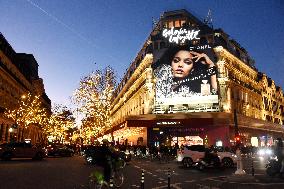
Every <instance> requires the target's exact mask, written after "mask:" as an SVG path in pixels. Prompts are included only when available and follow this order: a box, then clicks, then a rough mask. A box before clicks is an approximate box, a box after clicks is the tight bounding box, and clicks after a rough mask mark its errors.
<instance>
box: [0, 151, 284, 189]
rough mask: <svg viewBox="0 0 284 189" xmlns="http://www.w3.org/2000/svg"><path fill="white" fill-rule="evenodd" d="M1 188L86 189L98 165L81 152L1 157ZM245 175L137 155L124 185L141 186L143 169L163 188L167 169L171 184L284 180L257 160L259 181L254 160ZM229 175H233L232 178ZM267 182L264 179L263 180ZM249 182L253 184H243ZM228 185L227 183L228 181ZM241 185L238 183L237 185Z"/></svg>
mask: <svg viewBox="0 0 284 189" xmlns="http://www.w3.org/2000/svg"><path fill="white" fill-rule="evenodd" d="M0 167H1V169H0V177H1V189H6V188H9V189H10V188H17V189H36V188H43V189H61V188H62V189H63V188H64V189H71V188H72V189H83V188H85V189H87V188H88V176H89V174H90V173H91V171H92V170H94V169H99V168H95V167H94V166H90V165H86V164H85V162H84V159H83V157H82V156H74V157H70V158H46V159H45V160H43V161H32V160H29V159H16V160H12V161H7V162H6V161H0ZM245 167H246V168H248V169H246V172H247V173H248V174H247V175H246V176H245V177H243V176H233V173H234V172H235V170H236V168H230V169H225V170H215V169H211V170H206V171H204V172H200V171H198V170H195V169H193V168H190V169H185V168H182V167H181V165H180V164H178V163H177V162H175V161H173V162H170V163H159V162H151V161H149V160H146V159H134V160H133V161H131V162H130V163H129V164H128V165H127V166H126V167H125V169H124V175H125V177H126V179H125V183H124V185H123V187H122V188H125V189H128V188H140V187H141V174H142V170H144V173H145V186H144V188H145V189H147V188H155V189H162V188H167V187H168V170H170V171H171V179H170V181H171V188H177V189H178V188H186V189H187V188H215V189H217V188H224V187H222V186H221V185H220V184H222V183H223V184H224V183H225V182H226V183H227V184H228V182H229V183H231V185H230V187H231V186H233V188H246V187H252V186H251V185H252V184H253V185H254V187H255V188H265V187H266V184H265V183H269V184H270V185H269V188H274V187H275V188H279V187H280V188H281V186H284V180H281V179H278V178H277V179H276V178H268V177H267V176H266V175H265V169H264V164H260V161H256V160H255V161H254V168H255V177H256V178H260V183H255V182H254V181H252V179H251V178H252V176H251V161H250V160H249V159H246V160H245ZM227 177H230V178H229V179H230V181H228V179H227V180H226V178H227ZM263 180H264V182H265V183H261V181H263ZM246 182H249V183H250V184H244V183H246ZM226 186H228V185H226ZM236 186H238V187H236Z"/></svg>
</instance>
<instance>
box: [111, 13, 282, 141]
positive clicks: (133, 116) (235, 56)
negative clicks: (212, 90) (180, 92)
mask: <svg viewBox="0 0 284 189" xmlns="http://www.w3.org/2000/svg"><path fill="white" fill-rule="evenodd" d="M183 24H186V25H190V26H193V27H194V26H197V25H199V28H201V29H202V30H203V32H202V35H201V37H200V40H199V41H193V42H192V43H193V44H199V43H200V44H201V43H202V41H204V40H205V41H207V42H208V43H210V44H213V47H214V48H213V49H214V52H215V55H216V58H217V60H216V62H217V63H216V67H217V70H218V72H217V73H218V75H217V81H218V96H219V110H218V111H219V112H214V113H213V112H210V113H209V112H203V113H202V112H195V113H194V111H193V113H189V112H187V113H186V112H185V113H178V114H175V115H174V114H162V115H155V114H152V112H153V111H152V110H153V108H154V101H155V90H156V89H155V87H156V86H155V76H154V75H153V68H152V66H153V63H154V62H155V61H157V60H159V59H160V58H161V54H163V53H164V52H165V49H166V48H167V47H168V45H169V44H167V42H166V41H164V40H163V39H162V38H161V36H160V34H159V31H161V28H163V27H167V28H171V27H181V26H182V25H183ZM155 49H158V50H159V51H156V53H155V52H154V51H153V50H155ZM283 106H284V97H283V91H282V89H281V88H280V87H278V86H276V85H275V83H274V81H273V80H272V79H270V78H268V77H267V76H266V75H265V74H264V73H260V72H258V70H257V69H256V67H255V65H254V61H253V59H251V58H250V56H249V55H248V53H247V52H246V50H245V49H244V48H242V47H241V46H240V45H239V44H238V43H237V42H236V41H234V40H232V39H229V37H228V35H227V34H226V33H225V32H223V31H222V30H221V29H213V28H211V27H209V26H207V25H205V24H204V23H202V22H201V21H199V20H198V19H197V18H195V17H194V16H193V15H191V14H190V13H189V12H187V11H185V10H180V11H172V12H166V13H164V15H163V16H162V17H161V19H160V20H159V22H157V24H156V25H154V28H153V31H152V32H151V35H150V36H149V38H148V39H147V41H146V42H145V44H144V46H143V48H142V49H141V51H140V52H139V53H138V55H137V57H136V59H135V60H134V62H133V63H132V64H131V65H130V67H129V69H128V71H127V73H126V75H125V77H124V79H123V80H122V82H121V83H120V85H119V87H118V89H117V91H116V95H115V98H114V100H113V105H112V123H113V130H112V131H116V130H120V129H122V128H123V129H125V128H127V127H135V126H137V127H142V128H144V129H143V131H141V136H142V135H143V136H144V137H147V136H148V135H149V133H148V135H146V136H145V132H153V131H152V130H151V129H152V128H153V130H154V128H155V127H157V123H160V122H161V121H164V120H166V121H167V123H170V124H173V123H181V124H183V126H182V127H184V130H185V131H187V130H190V129H189V128H195V127H196V130H199V131H201V130H203V131H208V133H214V132H215V131H214V130H212V128H216V129H215V130H216V132H215V134H214V136H208V137H209V140H211V141H213V142H211V144H215V143H214V141H216V140H217V139H218V135H219V136H220V133H218V132H219V131H221V130H222V132H224V136H222V137H221V138H222V140H226V142H225V143H224V144H226V145H229V144H230V143H231V142H232V141H233V140H234V133H235V132H234V125H235V124H234V110H236V112H237V115H238V116H237V119H238V127H239V131H240V134H241V136H242V140H243V142H244V143H250V141H249V140H250V139H251V138H252V137H258V138H259V137H261V136H264V135H265V136H266V140H267V137H268V136H271V137H272V138H273V139H274V138H276V137H283V136H284V128H283V124H284V108H283ZM181 114H183V115H181ZM200 125H202V127H203V128H199V127H200ZM197 127H198V128H197ZM210 127H211V128H210ZM149 128H150V129H149ZM160 128H161V127H160ZM168 128H169V127H168ZM220 129H221V130H220ZM179 130H182V129H179ZM191 130H192V129H191ZM199 134H200V135H202V136H203V137H204V136H206V137H207V133H199ZM141 136H140V137H141ZM114 137H115V136H114ZM210 137H211V138H210ZM147 140H150V139H147ZM134 141H135V140H134ZM144 141H145V140H144ZM266 142H267V141H266Z"/></svg>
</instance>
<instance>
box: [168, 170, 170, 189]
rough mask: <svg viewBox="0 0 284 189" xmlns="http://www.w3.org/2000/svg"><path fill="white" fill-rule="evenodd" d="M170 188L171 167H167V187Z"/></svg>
mask: <svg viewBox="0 0 284 189" xmlns="http://www.w3.org/2000/svg"><path fill="white" fill-rule="evenodd" d="M170 188H171V169H170V168H168V189H170Z"/></svg>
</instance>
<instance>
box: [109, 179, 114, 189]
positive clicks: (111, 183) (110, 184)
mask: <svg viewBox="0 0 284 189" xmlns="http://www.w3.org/2000/svg"><path fill="white" fill-rule="evenodd" d="M109 188H113V177H110V179H109Z"/></svg>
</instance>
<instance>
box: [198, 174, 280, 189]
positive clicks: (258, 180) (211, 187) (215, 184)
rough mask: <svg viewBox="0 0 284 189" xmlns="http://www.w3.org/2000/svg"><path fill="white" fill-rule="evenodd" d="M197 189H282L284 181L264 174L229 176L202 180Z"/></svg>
mask: <svg viewBox="0 0 284 189" xmlns="http://www.w3.org/2000/svg"><path fill="white" fill-rule="evenodd" d="M203 181H204V182H202V183H200V184H197V188H200V189H201V188H204V189H205V188H206V189H267V188H269V189H274V188H275V189H276V188H277V189H279V188H284V179H280V178H278V177H269V176H267V175H264V174H259V175H255V176H251V175H248V174H246V175H235V174H232V175H229V176H220V177H212V178H208V179H204V180H203Z"/></svg>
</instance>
